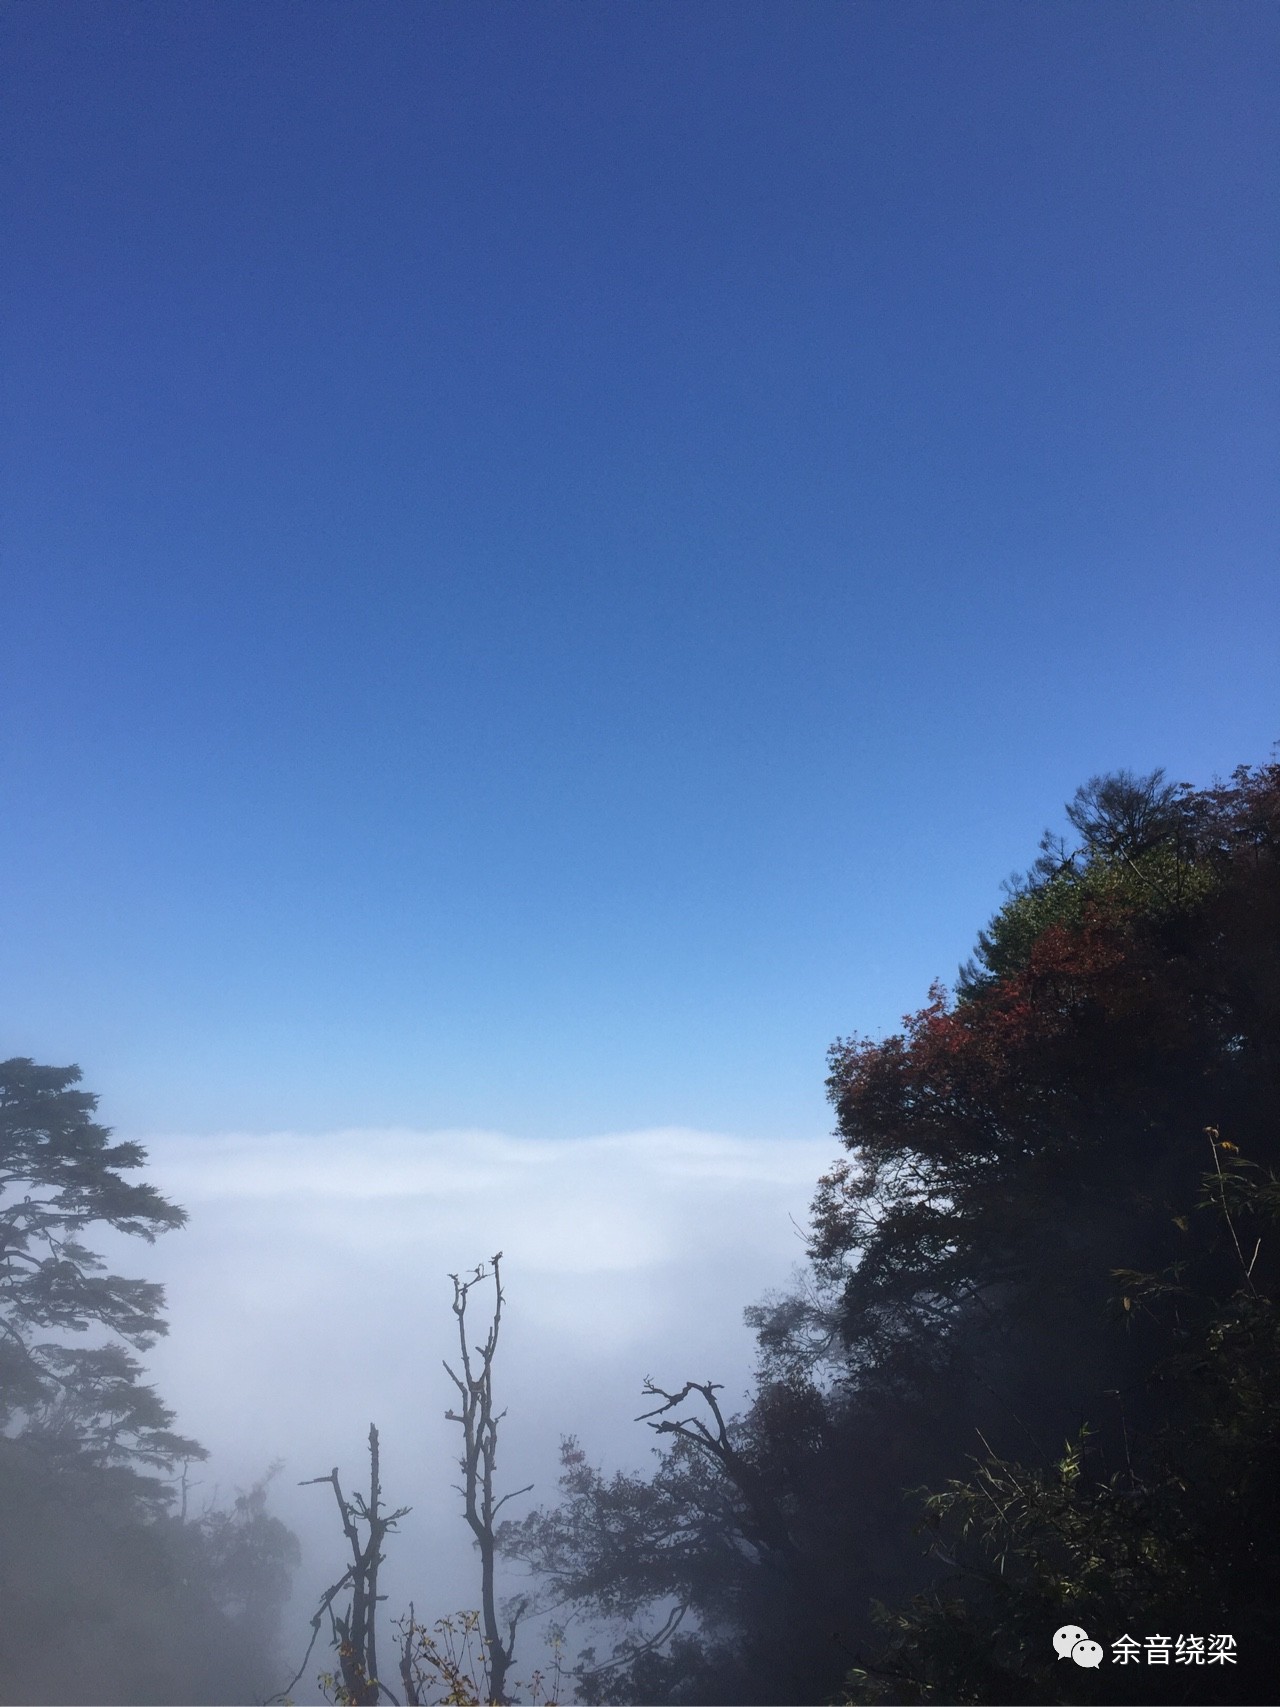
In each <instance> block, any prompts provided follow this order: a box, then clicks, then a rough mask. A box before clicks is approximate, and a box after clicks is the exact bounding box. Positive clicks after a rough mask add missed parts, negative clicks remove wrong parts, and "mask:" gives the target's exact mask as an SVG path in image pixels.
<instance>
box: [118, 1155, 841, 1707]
mask: <svg viewBox="0 0 1280 1707" xmlns="http://www.w3.org/2000/svg"><path fill="white" fill-rule="evenodd" d="M121 1136H126V1135H125V1134H121ZM144 1142H145V1144H146V1147H147V1150H148V1169H147V1172H148V1177H149V1178H150V1179H152V1180H153V1181H154V1183H155V1184H156V1185H157V1186H158V1187H159V1189H160V1190H161V1191H162V1192H163V1193H164V1194H165V1195H166V1196H168V1197H170V1198H171V1199H173V1200H175V1201H176V1202H178V1203H181V1204H182V1205H184V1207H185V1208H186V1209H187V1210H188V1211H189V1214H190V1221H189V1224H188V1225H187V1226H186V1227H185V1228H184V1229H182V1230H181V1231H180V1232H176V1233H171V1234H167V1235H165V1236H164V1237H163V1238H162V1239H161V1240H159V1241H158V1242H157V1243H156V1245H155V1246H154V1247H153V1248H151V1249H150V1250H148V1249H146V1248H145V1247H141V1246H139V1244H138V1242H137V1241H128V1242H127V1244H126V1243H125V1242H124V1241H118V1240H117V1241H111V1242H110V1249H109V1254H110V1256H111V1258H112V1261H113V1264H114V1265H116V1266H118V1267H119V1268H120V1269H121V1271H122V1272H124V1273H142V1272H146V1273H147V1274H148V1275H149V1276H151V1277H153V1278H156V1279H159V1280H162V1281H163V1282H164V1284H165V1286H166V1289H167V1297H168V1315H169V1321H170V1332H169V1336H168V1338H167V1339H165V1340H163V1341H161V1342H160V1343H159V1345H158V1346H157V1347H156V1349H155V1351H154V1352H153V1353H152V1354H151V1355H150V1356H149V1358H148V1360H147V1361H148V1368H149V1372H150V1378H151V1379H152V1380H154V1382H155V1384H156V1385H157V1386H158V1388H159V1390H160V1392H161V1394H162V1395H163V1396H164V1398H165V1400H166V1402H167V1403H169V1404H170V1405H171V1406H173V1407H174V1408H175V1410H176V1412H177V1416H178V1426H179V1427H180V1428H182V1429H183V1430H184V1431H185V1432H188V1433H191V1434H194V1435H195V1436H196V1437H197V1438H198V1439H200V1440H201V1441H202V1442H203V1443H204V1445H205V1446H207V1447H208V1449H209V1451H210V1454H211V1456H210V1459H209V1461H208V1463H207V1464H203V1465H200V1466H198V1467H195V1468H193V1471H192V1480H193V1488H192V1494H191V1497H192V1499H193V1501H194V1502H195V1503H196V1505H197V1506H198V1505H199V1503H200V1502H201V1501H202V1500H207V1499H210V1498H213V1497H215V1495H216V1496H218V1497H226V1496H228V1495H229V1494H231V1493H232V1492H234V1490H235V1489H236V1487H239V1486H244V1485H246V1484H248V1483H249V1482H252V1481H253V1480H255V1479H256V1478H257V1477H258V1476H259V1475H260V1474H261V1473H262V1471H263V1470H264V1469H265V1468H266V1466H267V1465H268V1464H269V1463H271V1462H273V1461H277V1460H279V1461H281V1462H282V1469H281V1472H280V1474H279V1475H278V1476H277V1478H276V1480H275V1483H274V1486H273V1493H272V1505H273V1509H274V1510H275V1511H276V1512H277V1513H278V1514H279V1515H280V1516H281V1517H283V1518H284V1519H285V1520H286V1521H287V1522H288V1523H289V1524H290V1526H291V1527H292V1528H293V1529H294V1530H295V1531H296V1532H297V1534H298V1535H299V1537H300V1538H301V1540H302V1543H303V1558H304V1562H303V1567H302V1569H301V1570H300V1572H299V1573H298V1577H297V1581H296V1587H295V1592H294V1597H293V1601H292V1604H291V1606H290V1608H289V1609H288V1612H287V1613H286V1619H285V1626H284V1648H285V1654H286V1658H294V1654H295V1650H296V1658H300V1657H301V1654H302V1650H303V1648H304V1647H305V1641H306V1637H307V1635H308V1630H307V1621H308V1619H309V1617H310V1615H311V1613H312V1611H313V1609H314V1606H315V1602H316V1598H317V1596H318V1594H319V1593H320V1592H321V1590H322V1589H323V1588H324V1587H325V1586H326V1585H327V1584H328V1583H330V1582H332V1581H334V1580H335V1579H336V1578H337V1576H338V1575H339V1574H340V1573H341V1570H342V1568H343V1564H344V1563H345V1560H344V1555H343V1545H344V1544H343V1541H342V1537H341V1534H340V1533H339V1530H338V1525H337V1515H336V1512H335V1509H334V1503H333V1498H332V1495H331V1493H330V1491H329V1490H328V1489H327V1488H325V1487H300V1486H298V1483H299V1482H300V1481H302V1480H303V1479H305V1478H307V1477H313V1476H317V1475H325V1474H327V1473H328V1471H329V1470H330V1469H331V1468H332V1467H333V1466H335V1465H337V1466H338V1467H339V1468H340V1470H341V1472H342V1478H343V1485H344V1488H345V1489H346V1490H347V1491H348V1492H351V1491H352V1490H353V1489H354V1488H356V1487H358V1486H359V1485H360V1483H361V1482H362V1481H363V1480H364V1479H365V1477H366V1476H367V1462H366V1458H365V1442H366V1437H367V1433H368V1427H369V1424H370V1422H375V1423H376V1424H377V1425H378V1428H379V1430H380V1434H381V1440H382V1466H383V1474H382V1481H383V1489H384V1495H385V1498H386V1500H387V1501H388V1503H390V1504H392V1505H410V1506H412V1508H413V1510H412V1513H411V1515H409V1516H408V1517H406V1518H405V1519H404V1520H403V1522H402V1524H401V1532H400V1534H399V1535H398V1536H396V1537H393V1538H392V1539H391V1541H390V1542H389V1544H388V1549H387V1565H386V1567H385V1570H384V1583H383V1586H384V1587H385V1589H386V1591H387V1594H388V1600H387V1604H386V1609H385V1616H386V1618H387V1620H388V1621H390V1620H394V1618H395V1617H396V1616H398V1614H399V1612H400V1611H401V1610H402V1609H404V1608H405V1607H407V1603H408V1601H409V1600H410V1599H412V1600H413V1601H414V1602H415V1604H416V1607H417V1611H418V1613H419V1615H420V1616H428V1617H430V1618H433V1619H434V1618H435V1617H438V1616H441V1615H443V1614H444V1613H447V1612H451V1611H456V1610H459V1609H462V1608H466V1607H471V1606H474V1605H476V1604H477V1602H478V1573H477V1567H476V1563H475V1559H474V1555H473V1553H472V1549H471V1545H470V1537H469V1533H468V1532H467V1530H466V1529H465V1526H464V1523H463V1519H462V1516H461V1507H460V1500H459V1498H458V1495H457V1494H456V1493H455V1492H454V1491H453V1488H452V1485H451V1484H452V1483H453V1481H455V1480H456V1471H455V1460H456V1456H457V1451H458V1429H457V1426H456V1425H455V1424H452V1423H449V1422H447V1421H446V1420H445V1415H444V1413H445V1411H446V1410H447V1409H448V1408H449V1406H450V1403H451V1401H452V1398H453V1390H452V1387H451V1384H450V1382H449V1379H448V1376H447V1375H446V1373H445V1371H444V1369H443V1367H442V1360H443V1359H444V1358H446V1357H449V1358H453V1356H454V1354H455V1352H456V1349H457V1337H456V1324H455V1321H454V1318H453V1315H452V1313H451V1309H450V1304H451V1299H452V1288H451V1285H450V1281H449V1275H450V1274H451V1273H454V1272H456V1273H460V1274H462V1273H464V1272H465V1271H468V1270H471V1269H473V1268H474V1267H475V1265H476V1264H477V1263H479V1262H481V1261H482V1260H485V1259H487V1258H488V1257H490V1256H492V1255H493V1253H494V1252H496V1251H501V1252H502V1253H503V1281H504V1289H505V1292H506V1307H505V1310H504V1317H503V1327H502V1338H501V1342H500V1346H499V1353H498V1358H497V1364H496V1374H495V1390H496V1396H497V1400H498V1402H499V1404H500V1405H502V1406H505V1407H507V1408H508V1411H509V1415H508V1417H507V1419H506V1421H505V1422H504V1423H503V1426H502V1431H501V1436H500V1456H499V1465H498V1471H499V1483H500V1488H499V1491H500V1492H501V1491H505V1490H507V1489H513V1488H517V1487H520V1486H522V1485H523V1484H525V1483H527V1482H532V1483H533V1484H534V1492H533V1494H532V1495H530V1496H528V1497H526V1498H524V1499H521V1500H518V1501H513V1502H512V1504H511V1505H510V1506H509V1507H508V1508H507V1514H509V1515H516V1516H518V1515H520V1514H521V1513H523V1512H524V1511H527V1510H528V1509H529V1508H530V1505H531V1504H532V1503H535V1502H537V1501H548V1500H551V1499H553V1498H554V1496H555V1483H556V1476H557V1467H558V1443H559V1438H560V1436H561V1435H562V1434H577V1435H578V1436H580V1438H581V1440H582V1443H583V1446H584V1447H585V1449H586V1450H587V1452H588V1455H589V1456H590V1457H591V1458H592V1459H593V1460H595V1461H597V1462H602V1463H605V1464H607V1465H608V1466H609V1467H611V1468H618V1467H639V1466H640V1465H642V1464H643V1463H644V1462H645V1461H646V1459H647V1456H648V1455H649V1454H650V1453H651V1451H652V1449H653V1445H654V1437H653V1436H652V1434H651V1433H650V1432H649V1431H648V1430H647V1429H646V1428H645V1427H644V1425H643V1424H638V1423H637V1422H636V1421H635V1420H634V1419H635V1417H636V1416H637V1413H638V1412H639V1411H641V1410H642V1409H645V1408H646V1406H645V1405H644V1403H643V1402H642V1399H641V1393H640V1389H641V1385H642V1382H643V1380H644V1378H645V1376H647V1375H652V1376H653V1377H654V1378H655V1379H656V1380H658V1381H660V1382H663V1383H664V1384H667V1385H670V1384H672V1383H676V1384H679V1383H682V1382H683V1381H684V1380H686V1379H688V1378H691V1377H692V1378H695V1379H698V1380H707V1379H712V1380H715V1381H719V1382H722V1383H723V1384H724V1387H725V1393H724V1395H723V1397H724V1399H725V1401H726V1405H727V1407H728V1408H734V1407H735V1406H736V1405H737V1404H738V1402H739V1401H740V1399H741V1398H742V1396H743V1394H744V1390H745V1388H746V1386H747V1383H748V1379H749V1376H750V1372H751V1368H752V1364H753V1345H752V1340H751V1336H750V1334H749V1332H748V1331H747V1329H746V1328H745V1326H744V1325H743V1322H742V1311H743V1308H744V1306H745V1305H747V1304H749V1303H751V1302H752V1301H753V1300H755V1299H756V1298H757V1297H758V1296H759V1295H760V1293H761V1292H762V1290H764V1289H765V1288H767V1287H769V1286H770V1285H785V1284H786V1283H787V1281H788V1280H789V1278H790V1275H791V1272H792V1269H793V1267H794V1265H795V1264H796V1263H797V1262H799V1261H800V1259H801V1257H802V1255H803V1243H802V1239H801V1234H800V1231H799V1229H800V1227H802V1226H803V1224H804V1218H805V1211H806V1208H807V1204H808V1201H809V1198H810V1196H811V1195H812V1191H813V1187H814V1183H815V1181H816V1179H817V1177H818V1175H819V1174H820V1173H821V1172H822V1171H823V1168H824V1167H825V1165H826V1164H827V1163H828V1162H829V1160H830V1159H831V1156H832V1154H833V1151H834V1149H835V1144H834V1141H833V1140H831V1139H829V1138H816V1139H815V1138H803V1139H799V1138H798V1139H792V1140H787V1141H781V1142H780V1141H764V1140H755V1139H752V1140H746V1139H741V1138H735V1137H732V1136H727V1135H723V1134H715V1133H708V1132H697V1131H688V1130H681V1129H674V1128H667V1129H662V1130H655V1131H646V1132H633V1133H626V1134H611V1135H606V1136H600V1137H594V1138H585V1139H575V1140H565V1141H551V1142H547V1141H543V1140H538V1141H533V1140H524V1139H521V1138H518V1137H512V1136H507V1135H503V1134H499V1133H492V1132H468V1131H454V1132H414V1131H408V1130H376V1131H340V1132H326V1133H302V1132H283V1133H281V1132H277V1133H270V1134H263V1135H256V1134H252V1133H228V1134H225V1135H221V1136H216V1137H199V1138H193V1137H185V1136H182V1135H162V1136H149V1137H146V1138H145V1139H144ZM104 1248H105V1247H104ZM490 1301H491V1294H489V1293H488V1292H486V1291H483V1290H480V1291H477V1293H476V1294H475V1295H474V1301H473V1306H472V1309H473V1318H472V1319H473V1322H474V1326H475V1329H476V1332H475V1334H474V1335H473V1336H469V1337H471V1338H473V1339H476V1338H480V1337H482V1333H483V1328H484V1325H485V1323H486V1321H487V1313H488V1310H489V1307H490ZM521 1586H522V1583H521V1580H520V1579H519V1578H518V1577H517V1576H515V1575H513V1574H512V1573H511V1572H508V1573H507V1574H506V1576H505V1578H503V1579H500V1588H501V1590H502V1591H503V1592H505V1593H512V1592H516V1591H518V1590H519V1589H520V1588H521ZM570 1645H571V1646H572V1645H573V1644H572V1641H571V1644H570ZM527 1656H528V1644H526V1649H525V1654H524V1655H523V1656H522V1655H521V1654H520V1653H519V1652H518V1659H517V1668H516V1669H517V1675H523V1672H522V1660H523V1659H525V1658H527ZM315 1660H316V1663H315V1664H314V1665H311V1666H309V1667H308V1677H307V1678H306V1679H304V1681H303V1683H300V1684H299V1685H298V1687H297V1689H296V1690H295V1696H296V1698H298V1699H306V1698H307V1697H306V1691H305V1686H306V1684H307V1683H309V1682H310V1683H313V1682H314V1674H315V1672H316V1671H317V1670H320V1669H322V1668H323V1666H324V1664H325V1663H326V1655H325V1652H324V1650H323V1648H322V1645H321V1644H319V1643H318V1644H317V1652H316V1656H315ZM294 1663H296V1659H294ZM284 1681H285V1679H284V1678H282V1679H281V1680H280V1682H281V1683H282V1684H283V1682H284Z"/></svg>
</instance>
